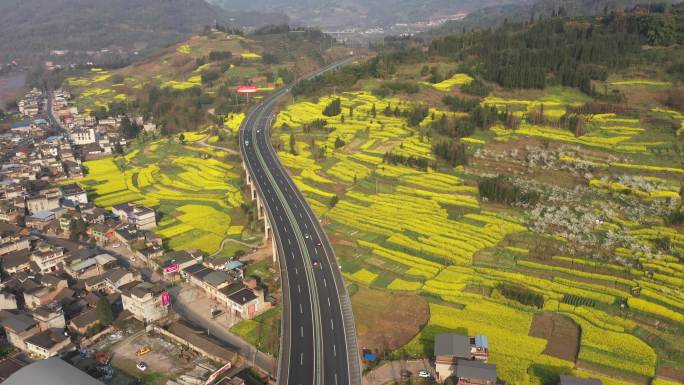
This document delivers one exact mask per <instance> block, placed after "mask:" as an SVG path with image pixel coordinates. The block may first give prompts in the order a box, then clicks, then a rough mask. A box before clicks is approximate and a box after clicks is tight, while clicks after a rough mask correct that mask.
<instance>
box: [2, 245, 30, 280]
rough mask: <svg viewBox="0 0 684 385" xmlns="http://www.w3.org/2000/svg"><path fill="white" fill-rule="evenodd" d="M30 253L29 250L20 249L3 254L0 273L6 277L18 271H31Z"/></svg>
mask: <svg viewBox="0 0 684 385" xmlns="http://www.w3.org/2000/svg"><path fill="white" fill-rule="evenodd" d="M30 255H31V251H30V250H29V249H22V250H17V251H13V252H11V253H9V254H5V255H4V256H3V257H2V264H1V265H2V271H4V272H5V274H7V275H12V274H16V273H17V272H20V271H29V270H30V269H31V257H30Z"/></svg>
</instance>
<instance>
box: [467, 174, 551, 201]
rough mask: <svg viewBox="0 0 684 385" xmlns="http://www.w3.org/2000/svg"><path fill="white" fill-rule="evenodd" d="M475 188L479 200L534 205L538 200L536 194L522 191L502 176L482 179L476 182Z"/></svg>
mask: <svg viewBox="0 0 684 385" xmlns="http://www.w3.org/2000/svg"><path fill="white" fill-rule="evenodd" d="M477 187H478V190H479V192H480V198H486V199H487V200H489V201H492V202H497V203H505V204H511V203H526V204H535V203H536V202H537V201H538V200H539V195H538V194H537V193H535V192H527V191H523V190H522V189H521V188H520V187H518V186H516V185H515V184H514V183H513V182H511V181H510V180H509V179H508V178H506V177H504V176H502V175H499V176H496V177H491V178H484V179H482V180H480V181H479V182H478V184H477Z"/></svg>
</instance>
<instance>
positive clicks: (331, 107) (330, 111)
mask: <svg viewBox="0 0 684 385" xmlns="http://www.w3.org/2000/svg"><path fill="white" fill-rule="evenodd" d="M341 113H342V100H340V98H337V99H333V100H332V101H331V102H330V103H328V105H327V106H325V108H324V109H323V115H325V116H337V115H339V114H341Z"/></svg>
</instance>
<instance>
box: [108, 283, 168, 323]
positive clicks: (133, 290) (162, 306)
mask: <svg viewBox="0 0 684 385" xmlns="http://www.w3.org/2000/svg"><path fill="white" fill-rule="evenodd" d="M120 290H121V301H122V304H123V309H124V310H128V311H129V312H131V314H133V316H134V317H135V318H136V319H138V320H140V321H143V322H146V323H149V322H154V321H157V320H159V319H161V318H163V317H165V316H166V315H167V314H168V305H169V301H170V296H169V293H168V292H167V291H166V290H165V289H163V288H162V287H160V286H158V285H155V284H152V283H149V282H140V281H133V282H130V283H128V284H126V285H124V286H122V287H120Z"/></svg>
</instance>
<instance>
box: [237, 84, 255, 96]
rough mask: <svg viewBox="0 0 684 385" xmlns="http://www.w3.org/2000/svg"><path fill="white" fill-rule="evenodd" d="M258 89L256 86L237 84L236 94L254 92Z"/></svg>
mask: <svg viewBox="0 0 684 385" xmlns="http://www.w3.org/2000/svg"><path fill="white" fill-rule="evenodd" d="M257 91H259V90H258V89H257V87H256V86H238V88H237V93H238V94H255V93H257Z"/></svg>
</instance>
